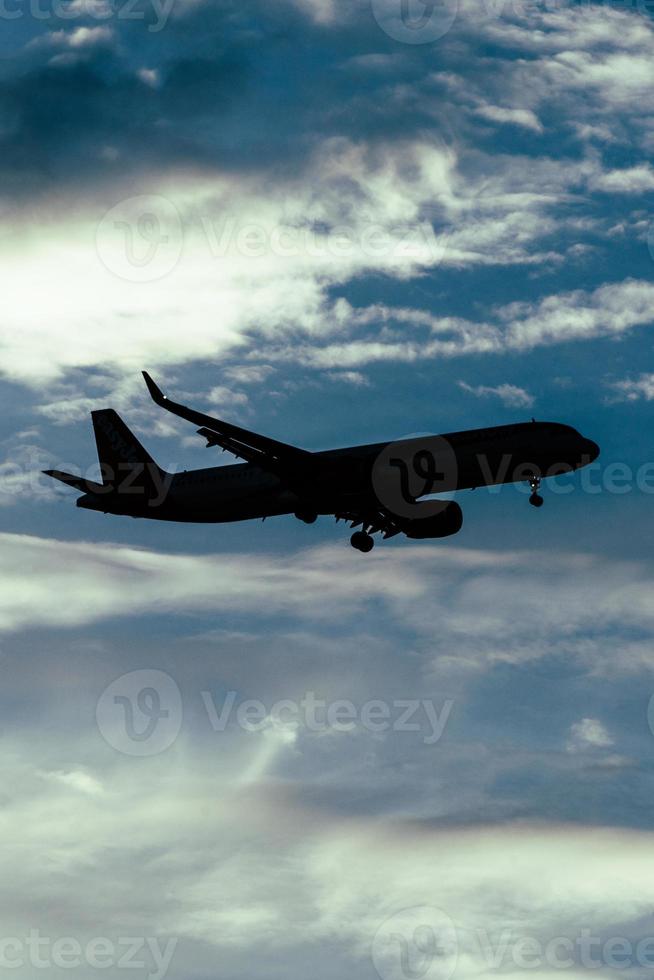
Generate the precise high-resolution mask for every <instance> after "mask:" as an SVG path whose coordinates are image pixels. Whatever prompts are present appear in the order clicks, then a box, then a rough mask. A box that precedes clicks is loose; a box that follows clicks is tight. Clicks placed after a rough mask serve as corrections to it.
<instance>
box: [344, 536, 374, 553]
mask: <svg viewBox="0 0 654 980" xmlns="http://www.w3.org/2000/svg"><path fill="white" fill-rule="evenodd" d="M350 544H351V545H352V547H353V548H356V549H357V551H363V553H364V554H367V553H368V552H369V551H372V549H373V548H374V547H375V541H374V538H372V537H371V536H370V535H369V534H366V532H365V531H355V532H354V534H353V535H352V537H351V538H350Z"/></svg>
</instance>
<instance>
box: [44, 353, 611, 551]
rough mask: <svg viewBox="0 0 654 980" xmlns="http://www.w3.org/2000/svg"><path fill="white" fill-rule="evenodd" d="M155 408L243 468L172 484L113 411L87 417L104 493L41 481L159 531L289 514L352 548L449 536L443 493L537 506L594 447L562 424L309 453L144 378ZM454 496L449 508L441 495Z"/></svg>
mask: <svg viewBox="0 0 654 980" xmlns="http://www.w3.org/2000/svg"><path fill="white" fill-rule="evenodd" d="M143 377H144V379H145V382H146V385H147V388H148V391H149V393H150V395H151V397H152V399H153V401H154V402H155V403H156V404H157V405H159V406H160V407H161V408H163V409H166V410H167V411H168V412H171V413H172V414H173V415H177V416H179V417H180V418H182V419H186V420H187V421H189V422H192V423H194V424H195V425H198V426H200V428H199V429H198V430H197V431H198V433H199V435H201V436H203V437H204V438H205V439H206V445H207V447H208V448H210V447H218V448H220V449H222V450H223V452H224V451H227V452H228V453H230V454H231V455H233V456H234V457H236V458H237V459H240V460H243V462H240V463H235V464H231V465H226V466H214V467H209V468H206V469H199V470H191V471H184V472H178V473H169V472H166V471H165V470H163V469H161V467H159V466H158V465H157V463H156V462H155V461H154V459H153V458H152V457H151V456H150V455H149V453H148V452H147V451H146V450H145V449H144V448H143V446H142V445H141V443H140V442H139V441H138V439H137V438H136V436H135V435H134V434H133V433H132V432H131V431H130V430H129V429H128V427H127V425H126V424H125V422H124V421H123V420H122V418H121V417H120V416H119V415H118V414H117V412H115V411H114V410H113V409H102V410H99V411H94V412H92V413H91V416H92V419H93V428H94V433H95V439H96V444H97V450H98V457H99V461H100V470H101V474H102V482H101V483H99V482H95V481H93V480H88V479H84V478H83V477H79V476H75V475H72V474H69V473H63V472H61V471H60V470H44V471H43V472H44V473H45V474H46V475H47V476H50V477H53V478H54V479H56V480H60V481H61V482H62V483H65V484H66V485H68V486H70V487H73V488H74V489H75V490H78V491H81V492H82V494H83V496H81V497H79V498H78V500H77V506H78V507H82V508H85V509H87V510H94V511H101V512H103V513H105V514H117V515H126V516H130V517H135V518H136V517H138V518H150V519H154V520H164V521H182V522H197V523H226V522H232V521H245V520H252V519H255V518H259V519H261V518H263V519H264V520H265V518H267V517H273V516H277V515H281V514H294V515H295V517H297V518H298V519H299V520H301V521H304V522H305V523H307V524H312V523H314V522H315V521H316V519H317V517H318V515H325V514H327V515H331V516H334V517H335V518H336V520H337V521H339V520H345V521H347V522H349V524H350V527H351V528H358V530H355V531H354V533H353V534H352V536H351V538H350V543H351V544H352V547H353V548H355V549H357V550H358V551H360V552H363V553H367V552H369V551H371V550H372V548H373V545H374V538H373V534H375V533H381V535H382V536H383V538H391V537H394V536H395V535H398V534H403V535H405V536H406V537H407V538H409V539H412V540H419V539H432V538H444V537H447V536H449V535H452V534H456V533H457V532H458V531H459V530H460V529H461V527H462V524H463V512H462V510H461V507H460V505H459V504H458V503H457V501H456V500H453V499H451V494H452V492H454V491H457V490H464V489H475V488H476V487H480V486H491V485H494V484H504V483H518V482H523V481H524V482H525V483H528V484H529V487H530V490H531V495H530V497H529V502H530V503H531V504H532V505H533V506H534V507H540V506H541V505H542V503H543V498H542V496H541V495H540V494H539V492H538V491H539V488H540V483H541V479H542V478H544V477H549V476H557V475H559V474H561V473H566V472H571V471H574V470H577V469H579V468H581V467H582V466H586V465H588V464H589V463H592V462H593V461H594V460H595V459H597V457H598V455H599V452H600V450H599V447H598V445H597V444H596V443H595V442H593V441H592V440H590V439H586V438H585V437H583V436H582V435H580V433H579V432H578V431H577V430H576V429H574V428H572V426H569V425H563V424H562V423H559V422H537V421H535V420H534V419H532V420H531V422H518V423H513V424H510V425H498V426H491V427H490V428H484V429H469V430H467V431H462V432H450V433H446V434H444V435H434V436H418V437H414V438H410V439H402V440H399V441H391V442H382V443H374V444H371V445H362V446H346V447H343V448H340V449H328V450H322V451H319V452H309V451H308V450H306V449H301V448H299V447H297V446H292V445H289V444H288V443H285V442H279V441H278V440H276V439H271V438H269V437H268V436H264V435H260V434H259V433H257V432H252V431H250V430H248V429H244V428H241V427H240V426H238V425H233V424H232V423H230V422H225V421H223V420H222V419H217V418H213V417H211V416H209V415H205V414H204V413H202V412H198V411H195V410H194V409H192V408H187V407H186V406H184V405H181V404H179V403H177V402H174V401H171V400H170V399H169V398H168V397H167V396H166V395H164V394H163V392H162V391H161V389H160V388H159V387H158V386H157V384H155V382H154V381H153V380H152V378H151V377H150V375H149V374H148V373H147V372H146V371H143ZM448 493H449V494H450V498H448V497H447V496H446V497H441V496H438V495H439V494H448Z"/></svg>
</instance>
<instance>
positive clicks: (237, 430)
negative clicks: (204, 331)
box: [143, 371, 313, 475]
mask: <svg viewBox="0 0 654 980" xmlns="http://www.w3.org/2000/svg"><path fill="white" fill-rule="evenodd" d="M143 377H144V378H145V383H146V385H147V386H148V391H149V392H150V395H151V396H152V400H153V401H154V402H155V403H156V404H157V405H160V406H161V408H165V409H166V411H168V412H172V414H173V415H179V417H180V418H182V419H186V420H187V422H193V423H195V424H196V425H199V426H200V427H201V428H200V429H198V432H199V434H200V435H202V436H204V437H205V439H206V440H207V446H221V447H222V448H223V449H225V450H227V451H228V452H230V453H232V454H233V455H234V456H237V457H239V458H240V459H244V460H246V461H247V462H248V463H256V464H257V465H258V466H260V467H261V468H262V469H265V470H269V471H271V472H273V473H275V474H276V475H281V474H282V473H287V472H288V471H289V470H290V471H292V472H297V471H298V470H302V469H305V468H306V466H307V464H309V463H310V462H311V461H312V459H313V453H310V452H307V450H306V449H299V448H298V447H297V446H290V445H288V443H285V442H278V441H277V440H276V439H270V438H268V436H262V435H260V434H259V433H258V432H251V431H250V430H249V429H243V428H241V426H239V425H233V424H232V423H231V422H223V420H222V419H216V418H213V417H212V416H211V415H205V414H204V413H203V412H197V411H196V410H195V409H193V408H187V407H186V406H185V405H180V404H178V403H177V402H173V401H171V400H170V398H167V397H166V395H164V393H163V392H162V391H161V389H160V388H159V386H158V385H156V384H155V382H154V381H153V380H152V378H151V377H150V375H149V374H148V373H147V371H144V372H143Z"/></svg>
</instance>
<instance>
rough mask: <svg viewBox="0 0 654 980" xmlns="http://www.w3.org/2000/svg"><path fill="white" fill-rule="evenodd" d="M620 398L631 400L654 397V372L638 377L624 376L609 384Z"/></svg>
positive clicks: (646, 399) (645, 399)
mask: <svg viewBox="0 0 654 980" xmlns="http://www.w3.org/2000/svg"><path fill="white" fill-rule="evenodd" d="M609 387H610V388H611V390H612V391H614V392H615V397H616V398H617V399H618V400H625V401H629V402H635V401H639V400H640V399H643V400H644V401H648V402H649V401H652V399H654V374H641V375H639V376H638V377H636V378H624V379H623V380H621V381H614V382H611V384H610V385H609Z"/></svg>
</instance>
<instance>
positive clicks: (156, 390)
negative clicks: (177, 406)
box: [142, 371, 167, 405]
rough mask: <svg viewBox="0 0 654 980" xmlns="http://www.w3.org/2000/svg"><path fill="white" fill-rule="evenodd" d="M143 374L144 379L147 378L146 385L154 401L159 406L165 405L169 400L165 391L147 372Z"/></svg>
mask: <svg viewBox="0 0 654 980" xmlns="http://www.w3.org/2000/svg"><path fill="white" fill-rule="evenodd" d="M142 373H143V377H144V378H145V383H146V385H147V386H148V391H149V392H150V395H151V396H152V400H153V401H154V402H156V403H157V405H163V403H164V402H165V401H166V400H167V399H166V396H165V395H164V393H163V391H162V390H161V388H160V387H159V385H157V384H155V383H154V381H153V380H152V378H151V377H150V375H149V374H148V372H147V371H143V372H142Z"/></svg>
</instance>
